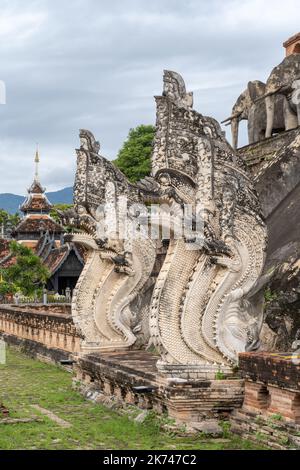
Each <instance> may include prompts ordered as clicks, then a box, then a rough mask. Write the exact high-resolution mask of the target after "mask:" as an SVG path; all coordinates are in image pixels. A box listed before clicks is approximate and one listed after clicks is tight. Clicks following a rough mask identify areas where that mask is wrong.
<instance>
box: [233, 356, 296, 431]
mask: <svg viewBox="0 0 300 470" xmlns="http://www.w3.org/2000/svg"><path fill="white" fill-rule="evenodd" d="M239 365H240V371H241V374H242V377H243V378H244V379H245V400H244V404H243V408H244V409H246V410H248V411H256V412H259V413H260V414H266V415H276V414H277V415H280V416H282V417H283V418H284V419H286V420H287V421H292V422H294V423H300V355H297V354H294V353H243V354H240V360H239Z"/></svg>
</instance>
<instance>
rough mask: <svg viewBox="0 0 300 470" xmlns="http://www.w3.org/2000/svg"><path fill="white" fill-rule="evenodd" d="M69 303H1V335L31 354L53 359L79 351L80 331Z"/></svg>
mask: <svg viewBox="0 0 300 470" xmlns="http://www.w3.org/2000/svg"><path fill="white" fill-rule="evenodd" d="M69 312H70V307H69V306H64V305H59V304H58V305H56V304H55V305H46V306H45V305H43V306H42V305H27V306H24V305H22V306H16V305H5V306H4V305H3V306H0V335H1V337H2V338H3V339H4V340H5V341H6V342H7V343H8V344H13V345H16V346H19V347H22V348H23V349H24V350H25V351H27V352H29V353H30V354H31V355H33V354H34V352H35V351H36V353H37V354H38V355H39V356H43V355H44V356H45V357H47V358H50V359H51V357H52V358H53V360H54V361H56V360H59V359H58V358H65V357H66V355H67V357H68V356H69V355H70V354H76V353H78V352H79V351H80V340H81V337H80V334H79V333H78V331H77V330H76V328H75V325H74V323H73V320H72V317H71V314H70V313H69Z"/></svg>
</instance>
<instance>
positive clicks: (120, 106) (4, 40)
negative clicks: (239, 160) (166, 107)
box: [0, 0, 300, 194]
mask: <svg viewBox="0 0 300 470" xmlns="http://www.w3.org/2000/svg"><path fill="white" fill-rule="evenodd" d="M0 7H1V9H0V80H3V81H4V82H5V84H6V89H7V104H6V105H0V165H1V166H0V193H3V192H14V193H18V194H24V192H25V188H26V187H27V186H28V185H29V183H30V182H31V180H32V176H33V157H34V152H35V147H36V142H39V147H40V153H41V159H42V165H41V176H42V182H43V183H44V184H45V185H46V186H47V189H48V190H56V189H60V188H63V187H65V186H69V185H72V183H73V179H74V169H75V152H74V149H75V148H76V147H77V146H78V142H79V140H78V129H79V128H86V129H90V130H91V131H92V132H93V133H94V134H95V136H96V138H97V139H98V140H100V143H101V153H102V154H103V155H104V156H106V157H108V158H110V159H112V158H114V157H115V156H116V154H117V152H118V150H119V148H120V146H121V145H122V143H123V141H124V139H125V138H126V136H127V134H128V130H129V129H130V128H131V127H134V126H136V125H138V124H141V123H143V124H150V123H153V124H154V123H155V103H154V100H153V95H157V94H161V91H162V71H163V69H171V70H175V71H177V72H179V73H181V74H182V75H183V77H184V79H185V81H186V84H187V88H188V90H189V91H194V107H195V109H197V110H198V111H199V112H201V113H202V114H205V115H210V116H213V117H215V118H217V119H218V120H219V121H220V120H222V119H224V118H225V117H227V116H229V115H230V110H231V107H232V104H233V103H234V101H235V99H236V97H237V96H238V95H239V93H240V92H241V91H243V89H244V88H245V87H246V84H247V82H248V81H249V80H255V79H260V80H262V81H265V80H266V79H267V77H268V75H269V73H270V71H271V69H272V68H273V67H274V66H275V65H277V64H278V63H279V62H281V60H282V59H283V57H284V49H283V48H282V42H283V41H284V40H286V39H287V38H288V37H290V36H291V35H293V34H295V33H296V32H298V31H299V30H300V8H299V0H285V1H284V2H282V0H267V1H266V0H243V1H241V0H239V1H237V0H222V1H221V0H220V1H219V0H210V1H206V0H205V1H204V0H151V1H150V0H108V1H106V0H72V1H70V0H26V1H24V0H7V1H6V0H0ZM227 129H228V128H227ZM227 135H228V138H230V135H229V133H228V134H227Z"/></svg>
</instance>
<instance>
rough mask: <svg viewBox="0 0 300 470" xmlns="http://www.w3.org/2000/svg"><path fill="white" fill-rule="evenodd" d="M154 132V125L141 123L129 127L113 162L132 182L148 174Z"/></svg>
mask: <svg viewBox="0 0 300 470" xmlns="http://www.w3.org/2000/svg"><path fill="white" fill-rule="evenodd" d="M154 134H155V127H154V126H152V125H147V126H146V125H143V124H142V125H140V126H138V127H136V128H135V129H130V131H129V134H128V137H127V139H126V141H125V142H124V144H123V147H122V148H121V150H120V151H119V153H118V157H117V159H116V160H115V161H114V162H113V163H114V164H115V165H116V166H117V167H118V168H119V169H120V170H121V171H122V172H123V173H124V174H125V175H126V176H127V178H128V179H129V181H131V182H132V183H135V182H136V181H138V180H139V179H141V178H144V177H145V176H148V175H149V174H150V170H151V153H152V144H153V139H154Z"/></svg>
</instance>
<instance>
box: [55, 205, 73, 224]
mask: <svg viewBox="0 0 300 470" xmlns="http://www.w3.org/2000/svg"><path fill="white" fill-rule="evenodd" d="M72 207H73V204H54V206H53V207H52V209H51V212H50V216H51V217H52V219H54V220H55V221H56V222H58V223H59V222H60V221H61V218H60V215H59V213H58V211H61V212H63V211H66V210H67V209H71V208H72Z"/></svg>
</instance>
